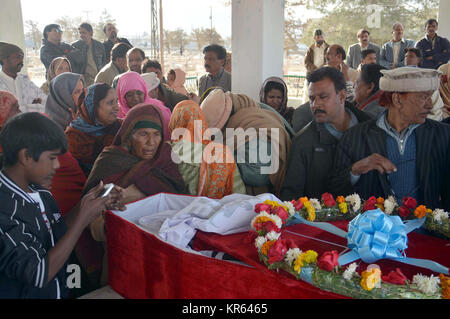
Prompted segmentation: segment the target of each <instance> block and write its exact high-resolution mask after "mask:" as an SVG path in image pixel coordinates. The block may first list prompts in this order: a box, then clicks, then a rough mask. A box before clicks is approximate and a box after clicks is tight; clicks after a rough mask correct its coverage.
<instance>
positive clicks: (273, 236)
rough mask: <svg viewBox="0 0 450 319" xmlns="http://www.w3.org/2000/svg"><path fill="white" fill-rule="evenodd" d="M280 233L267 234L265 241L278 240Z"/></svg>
mask: <svg viewBox="0 0 450 319" xmlns="http://www.w3.org/2000/svg"><path fill="white" fill-rule="evenodd" d="M280 236H281V233H276V232H274V231H271V232H269V233H267V234H266V240H267V241H269V240H278V238H280Z"/></svg>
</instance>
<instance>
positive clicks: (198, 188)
mask: <svg viewBox="0 0 450 319" xmlns="http://www.w3.org/2000/svg"><path fill="white" fill-rule="evenodd" d="M169 128H170V130H171V131H172V143H171V145H172V151H173V152H174V153H175V154H176V155H177V156H178V158H179V164H178V168H179V171H180V173H181V175H182V176H183V179H184V181H185V183H186V184H187V186H188V193H189V194H191V195H198V196H206V197H210V198H216V199H220V198H222V197H224V196H226V195H230V194H233V193H241V194H245V193H246V190H245V185H244V183H243V181H242V179H241V175H240V173H239V169H238V168H237V167H236V163H235V161H234V157H233V153H232V152H231V151H230V149H229V148H228V147H227V146H225V145H222V144H218V143H214V142H212V141H211V139H210V138H209V137H208V136H207V130H208V124H207V122H206V119H205V116H204V115H203V112H202V110H201V109H200V107H199V106H198V105H197V104H195V102H193V101H183V102H180V103H178V104H177V105H176V106H175V108H174V110H173V113H172V118H171V119H170V124H169Z"/></svg>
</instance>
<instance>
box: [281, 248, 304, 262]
mask: <svg viewBox="0 0 450 319" xmlns="http://www.w3.org/2000/svg"><path fill="white" fill-rule="evenodd" d="M301 253H302V251H301V250H300V249H298V248H291V249H289V250H288V251H287V253H286V255H285V256H284V260H285V261H286V263H287V264H288V265H289V266H292V263H293V262H294V261H295V260H296V259H297V257H298V256H299V255H300V254H301Z"/></svg>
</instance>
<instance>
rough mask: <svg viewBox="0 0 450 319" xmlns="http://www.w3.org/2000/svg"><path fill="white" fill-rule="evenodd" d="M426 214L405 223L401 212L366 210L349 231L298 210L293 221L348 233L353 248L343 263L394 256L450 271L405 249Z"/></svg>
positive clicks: (341, 263)
mask: <svg viewBox="0 0 450 319" xmlns="http://www.w3.org/2000/svg"><path fill="white" fill-rule="evenodd" d="M424 222H425V218H420V219H414V220H410V221H407V222H406V223H403V221H402V220H401V219H400V217H399V216H389V215H386V214H385V213H384V212H383V211H381V210H380V209H375V210H371V211H367V212H365V213H364V214H360V215H358V216H356V217H355V218H354V219H353V220H352V221H351V222H350V223H349V225H348V233H346V232H344V231H343V230H341V229H339V228H337V227H335V226H333V225H331V224H329V223H315V222H309V221H307V220H305V219H304V218H302V217H300V216H299V215H298V214H295V215H294V221H293V222H291V223H290V225H292V224H298V223H303V224H307V225H310V226H314V227H317V228H320V229H322V230H325V231H327V232H330V233H333V234H335V235H337V236H340V237H343V238H345V237H347V243H348V248H350V249H352V250H351V251H350V252H348V253H346V254H344V255H342V256H340V257H339V259H338V262H339V264H340V265H346V264H348V263H351V262H352V261H355V260H357V259H361V260H362V261H364V262H365V263H374V262H376V261H377V260H380V259H393V260H396V261H399V262H402V263H405V264H410V265H414V266H418V267H422V268H427V269H430V270H432V271H435V272H438V273H443V274H446V275H448V274H449V269H448V268H447V267H444V266H442V265H441V264H438V263H436V262H434V261H431V260H426V259H415V258H407V257H406V255H405V249H406V248H408V233H410V232H411V231H413V230H414V229H417V228H420V227H421V226H422V225H423V223H424Z"/></svg>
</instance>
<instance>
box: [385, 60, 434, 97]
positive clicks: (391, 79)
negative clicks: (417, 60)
mask: <svg viewBox="0 0 450 319" xmlns="http://www.w3.org/2000/svg"><path fill="white" fill-rule="evenodd" d="M380 72H381V73H382V74H383V77H382V78H380V90H383V91H386V92H427V91H436V90H438V89H439V83H440V75H441V74H442V72H440V71H437V70H434V69H423V68H417V67H408V66H406V67H400V68H396V69H394V70H381V71H380Z"/></svg>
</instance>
